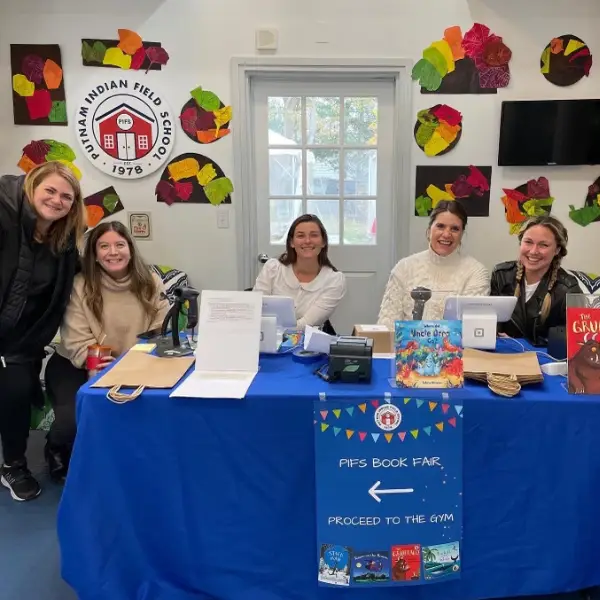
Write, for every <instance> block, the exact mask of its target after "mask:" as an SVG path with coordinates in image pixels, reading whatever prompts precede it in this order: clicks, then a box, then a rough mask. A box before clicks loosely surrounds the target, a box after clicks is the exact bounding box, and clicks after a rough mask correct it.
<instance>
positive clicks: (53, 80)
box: [43, 58, 63, 90]
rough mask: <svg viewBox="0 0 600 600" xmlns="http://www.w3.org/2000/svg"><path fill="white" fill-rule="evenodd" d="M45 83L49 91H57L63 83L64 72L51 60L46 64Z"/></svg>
mask: <svg viewBox="0 0 600 600" xmlns="http://www.w3.org/2000/svg"><path fill="white" fill-rule="evenodd" d="M43 74H44V81H45V82H46V87H47V88H48V89H49V90H57V89H58V88H59V87H60V84H61V82H62V76H63V70H62V69H61V68H60V65H58V64H56V63H55V62H54V61H53V60H51V59H50V58H49V59H48V60H47V61H46V62H45V63H44V71H43Z"/></svg>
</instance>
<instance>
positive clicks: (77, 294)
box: [45, 221, 169, 480]
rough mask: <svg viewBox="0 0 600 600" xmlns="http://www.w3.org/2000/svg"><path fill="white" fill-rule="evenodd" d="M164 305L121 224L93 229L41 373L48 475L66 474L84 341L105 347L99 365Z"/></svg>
mask: <svg viewBox="0 0 600 600" xmlns="http://www.w3.org/2000/svg"><path fill="white" fill-rule="evenodd" d="M168 310H169V303H168V300H167V298H166V296H165V294H164V287H163V284H162V281H161V280H160V278H159V277H158V276H156V275H155V274H153V273H152V272H151V271H150V268H149V267H148V265H146V264H145V263H144V262H143V260H142V258H141V257H140V255H139V252H138V251H137V249H136V246H135V243H134V241H133V239H132V237H131V235H130V234H129V231H128V230H127V229H126V228H125V226H124V225H123V224H121V223H119V222H118V221H112V222H107V223H101V224H100V225H98V226H97V227H96V228H95V229H93V230H92V231H91V232H90V233H89V236H88V238H87V240H86V246H85V251H84V256H83V270H82V273H80V274H79V275H77V276H76V277H75V281H74V283H73V292H72V294H71V300H70V302H69V305H68V307H67V312H66V314H65V317H64V320H63V323H62V325H61V329H60V336H61V342H60V345H59V346H58V348H57V351H56V353H55V354H54V355H53V356H52V358H51V359H50V360H49V361H48V366H47V367H46V373H45V379H46V387H47V390H48V396H49V398H50V401H51V402H52V404H53V407H54V413H55V420H54V423H53V424H52V427H51V429H50V432H49V433H48V443H47V445H46V458H47V460H48V463H49V467H50V474H51V475H52V476H53V478H54V479H56V480H61V479H64V477H65V475H66V470H67V467H68V462H69V458H70V449H71V447H72V444H73V441H74V439H75V432H76V427H75V397H76V395H77V390H78V389H79V388H80V387H81V386H82V385H83V384H84V383H85V382H86V381H87V378H88V373H87V371H86V370H85V362H86V358H87V351H88V346H90V345H93V344H102V345H104V346H110V348H111V350H112V352H111V356H110V357H109V358H108V359H107V360H105V361H104V363H103V364H101V365H100V368H104V367H105V366H106V365H107V364H108V363H109V362H110V361H112V360H114V358H116V357H117V356H119V355H120V354H122V353H123V352H126V351H127V350H129V349H130V348H131V347H132V346H133V345H135V343H136V341H137V336H138V334H139V333H142V332H143V331H148V330H150V329H155V328H157V327H160V326H161V325H162V322H163V320H164V318H165V316H166V314H167V312H168Z"/></svg>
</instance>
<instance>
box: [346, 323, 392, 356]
mask: <svg viewBox="0 0 600 600" xmlns="http://www.w3.org/2000/svg"><path fill="white" fill-rule="evenodd" d="M352 335H353V336H355V337H365V338H370V339H372V340H373V354H392V353H393V352H394V333H393V331H391V330H390V329H388V328H387V327H386V326H385V325H355V326H354V329H353V330H352Z"/></svg>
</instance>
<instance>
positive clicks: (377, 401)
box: [371, 400, 379, 408]
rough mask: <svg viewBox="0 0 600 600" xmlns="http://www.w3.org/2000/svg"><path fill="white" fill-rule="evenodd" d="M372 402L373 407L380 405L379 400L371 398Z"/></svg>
mask: <svg viewBox="0 0 600 600" xmlns="http://www.w3.org/2000/svg"><path fill="white" fill-rule="evenodd" d="M371 404H372V406H373V408H377V407H378V406H379V400H371Z"/></svg>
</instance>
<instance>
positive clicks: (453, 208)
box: [429, 200, 468, 231]
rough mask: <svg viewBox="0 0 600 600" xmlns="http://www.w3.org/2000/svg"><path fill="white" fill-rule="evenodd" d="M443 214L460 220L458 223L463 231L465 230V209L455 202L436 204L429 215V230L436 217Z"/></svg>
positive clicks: (446, 201) (442, 201) (444, 201)
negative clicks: (446, 213) (449, 214)
mask: <svg viewBox="0 0 600 600" xmlns="http://www.w3.org/2000/svg"><path fill="white" fill-rule="evenodd" d="M445 212H449V213H451V214H453V215H454V216H455V217H458V218H459V219H460V222H461V223H462V226H463V231H464V230H465V229H466V228H467V220H468V217H467V211H466V210H465V207H464V206H463V205H462V204H461V203H460V202H458V201H457V200H441V201H440V202H438V203H437V204H436V207H435V208H434V209H433V210H432V211H431V214H430V215H429V229H431V227H432V225H433V224H434V223H435V220H436V219H437V218H438V215H441V214H442V213H445Z"/></svg>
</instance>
